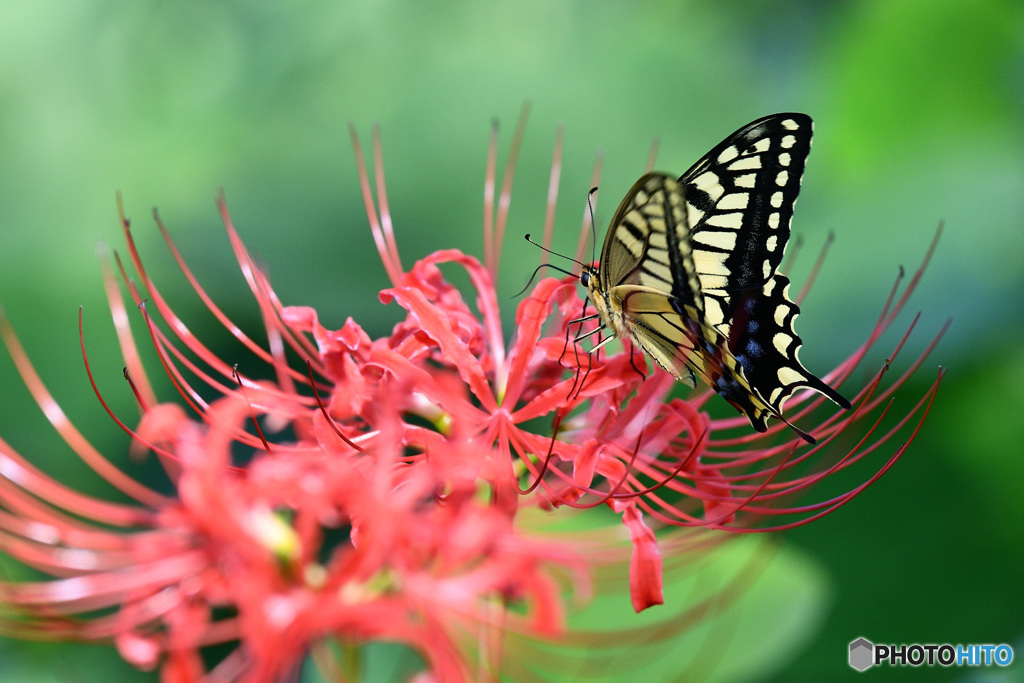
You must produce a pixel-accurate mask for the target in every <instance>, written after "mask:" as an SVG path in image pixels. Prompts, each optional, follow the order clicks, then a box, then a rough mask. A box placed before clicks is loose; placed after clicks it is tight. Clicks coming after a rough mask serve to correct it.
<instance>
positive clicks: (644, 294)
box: [588, 114, 850, 440]
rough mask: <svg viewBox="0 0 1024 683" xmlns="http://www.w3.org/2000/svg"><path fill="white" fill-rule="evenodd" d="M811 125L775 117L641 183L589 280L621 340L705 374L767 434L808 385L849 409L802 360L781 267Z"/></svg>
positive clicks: (803, 119) (684, 371) (673, 366)
mask: <svg viewBox="0 0 1024 683" xmlns="http://www.w3.org/2000/svg"><path fill="white" fill-rule="evenodd" d="M811 129H812V126H811V119H810V118H809V117H808V116H806V115H805V114H774V115H772V116H766V117H764V118H761V119H758V120H757V121H754V122H752V123H749V124H747V125H746V126H744V127H743V128H741V129H739V130H738V131H736V132H735V133H733V134H732V135H730V136H729V137H728V138H726V139H725V140H724V141H722V142H721V143H720V144H719V145H717V146H716V147H715V148H714V149H712V150H711V151H710V152H708V153H707V154H706V155H705V156H704V157H703V158H702V159H701V160H700V161H698V162H697V163H696V164H694V165H693V166H692V167H691V168H690V170H688V171H687V172H686V173H684V174H683V175H682V176H681V177H680V178H679V180H678V181H676V180H673V179H672V178H671V177H669V176H667V175H665V174H661V173H648V174H647V175H645V176H643V177H642V178H640V180H638V181H637V182H636V184H634V186H633V188H632V189H631V190H630V192H629V193H628V194H627V195H626V198H625V199H624V200H623V201H622V204H620V206H619V208H618V210H617V211H616V212H615V216H614V218H613V219H612V223H611V226H610V227H609V231H608V235H607V237H606V238H605V243H604V248H603V250H602V252H601V262H600V264H599V269H598V272H597V273H595V274H594V275H596V277H595V278H593V280H592V281H591V282H590V284H589V285H588V289H589V295H590V297H591V299H593V300H594V303H595V305H597V307H598V310H599V312H601V315H602V317H603V318H605V320H606V322H609V323H611V325H612V327H613V328H614V329H615V331H616V333H621V332H627V333H628V334H629V336H631V337H632V338H633V339H634V340H635V341H636V342H637V343H638V344H639V345H640V346H641V347H642V348H643V349H644V350H645V351H646V352H647V353H648V354H649V355H651V356H652V358H653V359H654V360H655V361H656V362H657V363H658V364H659V365H661V366H662V367H664V368H665V369H666V370H669V371H670V372H671V373H672V374H673V375H675V376H676V377H677V378H679V379H681V380H683V381H685V382H687V383H690V384H692V380H693V378H694V376H695V375H696V376H699V377H701V379H703V380H704V381H705V382H707V383H708V384H709V385H710V386H712V387H713V388H714V389H715V390H716V391H717V392H718V393H719V394H721V395H722V396H724V397H725V398H726V399H727V400H728V401H729V402H730V403H732V404H733V405H734V406H735V407H736V408H737V409H739V410H740V411H741V412H743V413H744V414H745V415H747V417H748V418H749V419H750V421H751V424H752V425H753V426H754V427H755V428H756V429H758V430H759V431H764V430H765V429H766V428H767V419H768V417H769V416H771V415H774V416H776V417H779V418H781V417H782V415H781V411H782V405H783V403H784V402H785V400H786V399H787V398H788V397H789V396H790V395H791V394H792V393H793V392H795V391H797V390H799V389H802V388H807V389H813V390H815V391H819V392H821V393H822V394H824V395H826V396H827V397H828V398H830V399H832V400H833V401H835V402H836V403H838V404H839V405H841V406H843V407H844V408H848V407H849V406H850V404H849V402H848V401H846V399H844V398H843V397H842V396H840V395H839V394H838V393H836V392H835V391H834V390H833V389H832V388H831V387H829V386H828V385H826V384H825V383H824V382H822V381H821V380H819V379H818V378H817V377H815V376H814V375H812V374H810V373H809V372H808V371H807V370H806V369H805V368H804V367H803V365H802V364H801V363H800V361H799V359H798V358H797V352H798V351H799V348H800V345H801V341H800V337H798V336H797V334H796V333H795V332H794V331H793V321H794V319H795V318H796V316H797V314H798V313H799V308H797V306H796V304H794V303H793V302H792V301H790V300H789V297H788V295H787V293H786V290H787V288H788V285H789V280H788V279H787V278H786V277H785V276H783V275H781V274H779V273H778V272H777V269H778V267H779V264H780V263H781V262H782V257H783V252H784V251H785V248H786V243H787V242H788V240H789V225H790V221H791V219H792V217H793V206H794V204H795V202H796V198H797V195H798V194H799V191H800V179H801V177H802V175H803V170H804V165H805V163H806V159H807V154H808V152H809V151H810V145H811ZM801 434H803V433H802V432H801ZM804 436H805V438H807V439H808V440H812V439H811V438H810V437H809V436H807V435H804Z"/></svg>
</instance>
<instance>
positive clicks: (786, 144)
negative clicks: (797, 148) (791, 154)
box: [780, 135, 796, 149]
mask: <svg viewBox="0 0 1024 683" xmlns="http://www.w3.org/2000/svg"><path fill="white" fill-rule="evenodd" d="M780 144H781V145H782V149H790V148H791V147H792V146H793V145H795V144H796V137H795V136H793V135H784V136H782V142H781V143H780Z"/></svg>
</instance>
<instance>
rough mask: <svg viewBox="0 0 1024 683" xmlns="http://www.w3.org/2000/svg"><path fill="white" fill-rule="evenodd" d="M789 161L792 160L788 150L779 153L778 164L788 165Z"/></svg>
mask: <svg viewBox="0 0 1024 683" xmlns="http://www.w3.org/2000/svg"><path fill="white" fill-rule="evenodd" d="M790 161H792V157H790V156H789V152H783V153H782V154H780V155H779V165H780V166H789V162H790Z"/></svg>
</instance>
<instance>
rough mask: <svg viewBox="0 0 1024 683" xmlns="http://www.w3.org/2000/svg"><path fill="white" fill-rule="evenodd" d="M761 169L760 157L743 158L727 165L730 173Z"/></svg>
mask: <svg viewBox="0 0 1024 683" xmlns="http://www.w3.org/2000/svg"><path fill="white" fill-rule="evenodd" d="M759 168H761V157H744V158H742V159H737V160H736V161H734V162H732V163H731V164H729V170H730V171H746V170H751V171H756V170H757V169H759Z"/></svg>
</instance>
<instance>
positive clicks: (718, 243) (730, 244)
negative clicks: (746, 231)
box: [694, 230, 774, 251]
mask: <svg viewBox="0 0 1024 683" xmlns="http://www.w3.org/2000/svg"><path fill="white" fill-rule="evenodd" d="M773 239H774V238H773ZM694 241H695V242H696V243H697V246H698V247H699V246H700V245H705V246H708V247H715V248H717V249H722V250H724V251H732V250H733V249H735V248H736V233H735V232H719V231H717V230H705V231H703V232H701V233H700V236H699V237H695V238H694Z"/></svg>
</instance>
